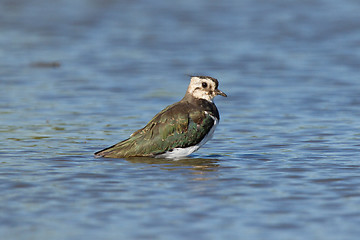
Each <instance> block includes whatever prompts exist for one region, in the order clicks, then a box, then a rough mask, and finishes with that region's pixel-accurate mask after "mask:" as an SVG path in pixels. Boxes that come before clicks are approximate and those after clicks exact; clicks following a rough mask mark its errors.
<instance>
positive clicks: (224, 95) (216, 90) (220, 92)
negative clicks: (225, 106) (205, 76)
mask: <svg viewBox="0 0 360 240" xmlns="http://www.w3.org/2000/svg"><path fill="white" fill-rule="evenodd" d="M215 94H216V95H221V96H223V97H227V95H226V94H225V93H223V92H222V91H220V90H219V89H215Z"/></svg>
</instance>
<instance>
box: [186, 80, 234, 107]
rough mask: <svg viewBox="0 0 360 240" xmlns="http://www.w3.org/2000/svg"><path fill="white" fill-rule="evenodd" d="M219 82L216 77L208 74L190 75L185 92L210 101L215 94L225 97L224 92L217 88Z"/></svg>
mask: <svg viewBox="0 0 360 240" xmlns="http://www.w3.org/2000/svg"><path fill="white" fill-rule="evenodd" d="M218 86H219V82H218V80H217V79H216V78H212V77H208V76H192V77H191V80H190V84H189V87H188V89H187V92H186V94H190V95H191V96H193V97H194V98H198V99H205V100H207V101H209V102H212V100H213V98H214V97H215V96H217V95H221V96H223V97H227V95H226V94H225V93H223V92H222V91H220V90H219V89H218Z"/></svg>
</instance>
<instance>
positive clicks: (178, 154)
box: [156, 111, 219, 159]
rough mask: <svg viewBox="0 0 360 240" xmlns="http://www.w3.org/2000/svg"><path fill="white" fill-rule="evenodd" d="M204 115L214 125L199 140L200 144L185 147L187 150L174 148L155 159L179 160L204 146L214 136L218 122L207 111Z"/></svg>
mask: <svg viewBox="0 0 360 240" xmlns="http://www.w3.org/2000/svg"><path fill="white" fill-rule="evenodd" d="M205 114H207V115H209V116H210V117H211V118H212V119H214V125H213V126H212V128H211V129H210V131H209V132H208V134H206V135H205V137H204V138H203V139H202V140H201V142H199V143H198V144H196V145H194V146H191V147H187V148H174V149H173V150H171V151H168V152H166V153H163V154H160V155H157V156H156V158H173V159H180V158H183V157H186V156H188V155H190V154H192V153H193V152H195V151H197V150H198V149H199V148H200V147H201V146H202V145H204V144H205V143H206V142H207V141H209V140H210V139H211V138H212V136H213V135H214V132H215V129H216V126H217V124H218V123H219V120H218V119H217V118H216V117H214V116H212V115H210V114H209V113H208V112H207V111H205Z"/></svg>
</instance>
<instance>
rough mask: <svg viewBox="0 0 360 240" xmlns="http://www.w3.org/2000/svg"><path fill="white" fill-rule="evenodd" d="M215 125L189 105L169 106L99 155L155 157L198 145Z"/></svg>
mask: <svg viewBox="0 0 360 240" xmlns="http://www.w3.org/2000/svg"><path fill="white" fill-rule="evenodd" d="M213 125H214V119H213V117H211V116H210V115H209V114H206V113H205V112H204V111H201V110H198V109H192V107H191V105H190V104H188V103H178V104H174V105H171V106H168V107H167V108H165V109H164V110H163V111H161V112H160V113H158V114H157V115H156V116H155V117H154V118H153V119H152V120H151V121H150V122H149V123H148V124H147V125H146V126H145V127H144V128H142V129H139V130H138V131H136V132H134V133H133V134H132V135H131V136H130V138H129V139H127V140H124V141H122V142H120V143H118V144H115V145H114V146H112V147H110V148H107V149H104V150H102V151H100V152H98V155H99V156H105V157H130V156H154V155H158V154H161V153H164V152H166V151H169V150H172V149H174V148H185V147H189V146H193V145H196V144H198V143H199V142H201V140H202V139H203V138H204V137H205V136H206V134H207V133H208V132H209V131H210V129H211V128H212V127H213Z"/></svg>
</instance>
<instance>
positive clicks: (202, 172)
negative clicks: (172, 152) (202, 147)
mask: <svg viewBox="0 0 360 240" xmlns="http://www.w3.org/2000/svg"><path fill="white" fill-rule="evenodd" d="M124 160H126V161H128V162H131V163H140V164H149V165H153V166H157V167H159V168H160V169H162V170H167V171H175V170H186V169H187V170H191V171H187V172H186V174H193V175H196V176H197V177H196V178H194V179H193V180H199V181H201V180H209V179H213V178H214V175H213V174H209V173H211V172H216V171H217V170H218V169H219V167H220V160H219V159H213V158H211V159H210V158H184V159H179V160H170V159H165V158H164V159H162V158H149V157H131V158H124ZM117 161H118V159H117Z"/></svg>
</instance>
